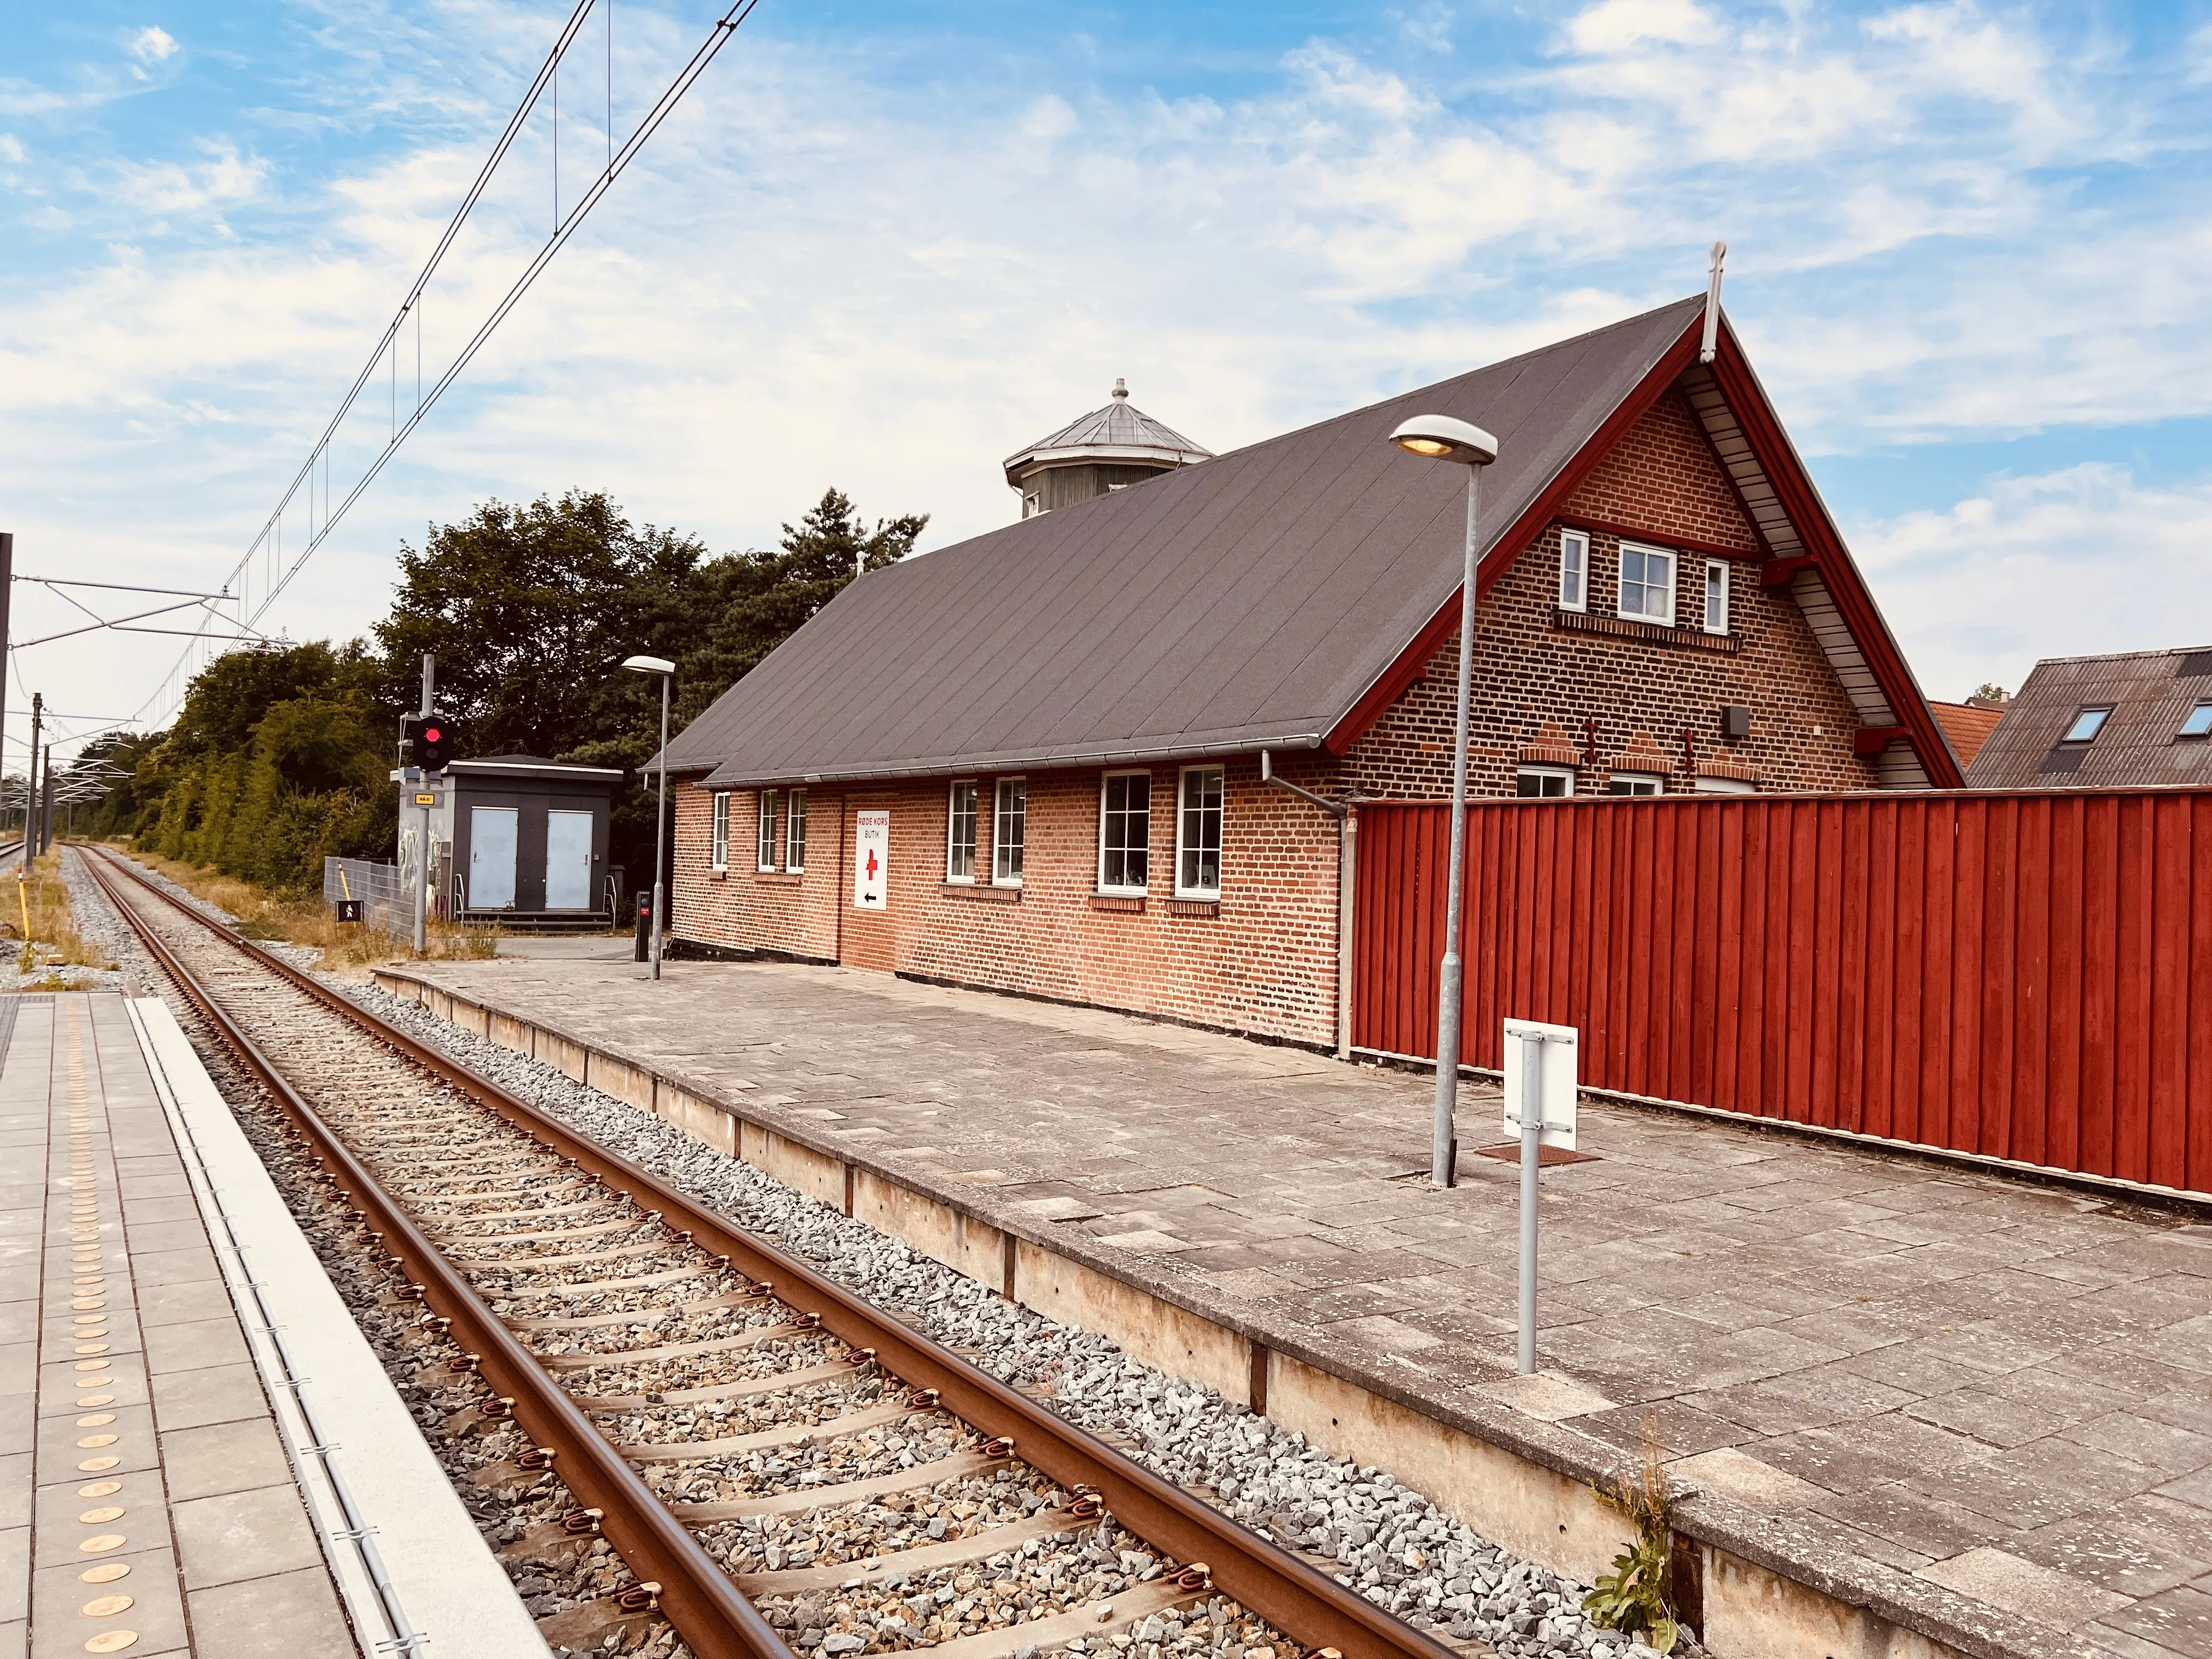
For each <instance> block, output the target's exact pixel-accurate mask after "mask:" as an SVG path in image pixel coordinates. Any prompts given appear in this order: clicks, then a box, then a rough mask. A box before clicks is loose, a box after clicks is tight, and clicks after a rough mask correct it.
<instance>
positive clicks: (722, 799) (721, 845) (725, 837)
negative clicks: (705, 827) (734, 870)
mask: <svg viewBox="0 0 2212 1659" xmlns="http://www.w3.org/2000/svg"><path fill="white" fill-rule="evenodd" d="M707 863H708V867H709V868H710V869H715V870H727V869H728V868H729V867H730V793H729V791H728V790H726V789H717V790H716V791H715V792H714V840H713V842H712V850H711V851H709V852H708V855H707Z"/></svg>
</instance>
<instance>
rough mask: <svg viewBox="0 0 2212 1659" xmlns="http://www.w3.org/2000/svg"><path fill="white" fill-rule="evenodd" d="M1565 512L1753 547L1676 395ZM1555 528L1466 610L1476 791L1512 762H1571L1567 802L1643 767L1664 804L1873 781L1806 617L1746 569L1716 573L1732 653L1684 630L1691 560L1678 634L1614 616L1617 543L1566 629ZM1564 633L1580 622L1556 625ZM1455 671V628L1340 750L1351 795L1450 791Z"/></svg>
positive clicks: (1596, 551)
mask: <svg viewBox="0 0 2212 1659" xmlns="http://www.w3.org/2000/svg"><path fill="white" fill-rule="evenodd" d="M1561 517H1562V518H1563V519H1564V520H1581V521H1582V522H1583V523H1584V524H1591V523H1603V524H1609V525H1615V526H1626V527H1627V528H1630V529H1632V530H1637V531H1642V532H1646V534H1645V537H1644V539H1648V540H1649V541H1650V542H1651V543H1653V544H1655V545H1658V546H1668V545H1669V543H1668V537H1670V536H1677V537H1683V538H1688V539H1691V540H1692V541H1697V542H1703V543H1707V544H1711V545H1713V546H1717V547H1721V548H1735V549H1741V550H1745V551H1750V550H1753V549H1755V548H1756V546H1757V542H1756V538H1755V536H1754V533H1753V530H1752V527H1751V525H1750V523H1749V522H1748V520H1746V518H1745V517H1744V514H1743V510H1742V508H1741V506H1740V505H1739V504H1738V503H1737V501H1736V498H1735V491H1734V490H1733V489H1731V488H1730V486H1729V482H1728V478H1727V477H1726V475H1725V474H1723V472H1722V471H1721V470H1720V465H1719V463H1718V462H1717V461H1716V460H1715V459H1714V458H1713V454H1712V451H1711V448H1710V447H1708V446H1707V445H1706V443H1705V438H1704V435H1703V434H1702V432H1701V431H1700V430H1699V428H1698V426H1697V424H1696V416H1694V415H1693V414H1692V412H1691V410H1690V408H1689V406H1688V404H1686V403H1685V402H1684V401H1683V399H1682V398H1681V397H1680V395H1679V394H1678V393H1674V392H1668V394H1667V395H1666V396H1664V397H1662V398H1660V399H1659V401H1658V402H1657V403H1656V404H1654V405H1653V406H1652V408H1651V409H1650V410H1649V411H1648V412H1647V413H1646V414H1645V415H1644V418H1643V419H1642V420H1640V421H1638V422H1637V423H1636V425H1635V426H1633V427H1632V428H1630V429H1629V431H1628V433H1627V434H1626V435H1625V436H1624V437H1623V438H1622V439H1621V441H1620V443H1619V444H1618V445H1616V446H1615V447H1614V448H1613V452H1612V453H1610V454H1608V455H1607V456H1606V457H1605V459H1603V460H1601V462H1600V463H1599V464H1598V465H1597V466H1596V467H1595V469H1593V470H1592V471H1591V474H1590V476H1589V478H1587V479H1586V480H1584V482H1583V484H1582V486H1581V487H1580V488H1579V489H1577V490H1576V491H1575V493H1574V494H1573V495H1571V497H1569V499H1568V501H1567V504H1566V507H1565V509H1564V511H1563V513H1562V514H1561ZM1560 528H1561V526H1560V525H1559V524H1556V523H1555V524H1553V525H1552V526H1549V527H1547V529H1546V530H1545V531H1544V532H1543V534H1542V535H1541V536H1539V537H1538V538H1537V539H1536V541H1535V543H1534V545H1533V546H1531V547H1530V548H1529V549H1528V550H1526V551H1525V552H1523V553H1522V555H1521V556H1520V557H1519V558H1518V559H1517V560H1516V561H1515V562H1514V564H1513V566H1512V568H1510V569H1509V570H1508V571H1507V572H1506V573H1505V574H1504V576H1503V577H1501V578H1500V579H1499V580H1498V583H1497V585H1496V586H1493V587H1492V589H1491V591H1490V592H1489V593H1488V594H1486V596H1485V597H1484V598H1483V599H1482V600H1481V601H1480V604H1479V605H1477V607H1476V616H1475V630H1476V641H1475V647H1476V649H1475V661H1474V676H1473V682H1474V725H1473V729H1472V731H1471V732H1470V740H1469V744H1468V788H1469V789H1470V790H1471V791H1472V792H1473V793H1476V794H1483V795H1510V794H1511V793H1514V789H1515V785H1516V774H1517V773H1518V771H1519V769H1520V768H1521V767H1522V765H1524V764H1538V765H1567V766H1571V767H1573V768H1574V769H1575V770H1576V779H1575V786H1574V787H1575V792H1576V793H1578V794H1585V793H1603V791H1604V790H1605V787H1606V786H1607V781H1608V780H1609V779H1610V777H1611V775H1612V773H1613V771H1614V770H1616V769H1617V770H1621V771H1638V772H1645V773H1651V772H1656V773H1657V774H1659V775H1661V776H1662V777H1663V778H1664V779H1665V780H1666V784H1665V787H1667V789H1668V791H1670V792H1672V791H1674V790H1677V789H1682V790H1686V789H1689V788H1692V787H1693V785H1694V781H1695V778H1696V776H1697V775H1699V774H1704V775H1709V776H1714V777H1726V778H1733V779H1740V780H1742V781H1748V782H1753V783H1755V784H1756V785H1757V786H1758V787H1759V788H1760V789H1762V790H1770V791H1772V790H1841V789H1871V788H1873V787H1875V783H1876V779H1875V770H1874V768H1873V767H1872V765H1871V764H1870V763H1868V762H1866V761H1863V760H1861V759H1859V758H1857V757H1856V756H1854V755H1853V754H1852V753H1851V741H1852V735H1853V733H1855V732H1857V729H1858V715H1857V712H1856V711H1855V710H1854V709H1853V708H1852V707H1851V703H1850V699H1849V698H1848V697H1847V696H1845V695H1844V690H1843V687H1842V686H1841V685H1840V684H1838V683H1837V680H1836V678H1835V674H1834V672H1833V671H1832V669H1831V668H1830V667H1829V665H1828V659H1827V658H1826V655H1825V654H1824V653H1822V652H1821V650H1820V646H1819V644H1818V642H1817V641H1814V638H1813V634H1812V630H1811V629H1810V628H1808V626H1807V625H1806V622H1805V617H1804V615H1803V613H1802V612H1801V611H1799V610H1798V609H1797V607H1796V604H1795V603H1793V602H1792V601H1791V600H1790V599H1789V598H1787V597H1786V596H1785V595H1784V594H1782V593H1780V592H1775V591H1772V590H1769V589H1764V588H1761V587H1760V586H1759V567H1758V565H1757V564H1756V563H1754V562H1750V561H1749V560H1741V561H1737V560H1730V561H1729V562H1728V568H1729V635H1730V636H1731V638H1732V641H1733V643H1734V645H1735V649H1734V650H1733V651H1728V650H1718V649H1715V648H1713V646H1714V641H1712V640H1711V639H1710V638H1709V637H1707V636H1705V635H1703V634H1702V633H1701V632H1700V631H1699V622H1700V619H1701V617H1702V614H1703V613H1702V608H1701V606H1702V595H1703V591H1704V589H1703V583H1704V580H1705V555H1704V554H1703V553H1701V552H1695V551H1685V550H1680V549H1679V548H1678V549H1677V551H1678V553H1679V558H1678V569H1677V571H1676V575H1675V619H1676V621H1677V622H1679V623H1688V624H1689V626H1688V627H1686V628H1678V629H1659V628H1656V627H1652V626H1650V625H1648V624H1639V623H1629V624H1625V625H1624V624H1622V623H1620V621H1619V620H1618V619H1617V617H1616V616H1615V611H1616V608H1617V606H1618V604H1619V599H1620V542H1621V537H1620V534H1619V533H1618V532H1616V531H1611V530H1597V531H1593V532H1591V534H1590V571H1589V609H1588V611H1586V612H1585V613H1583V616H1582V617H1572V618H1566V619H1565V620H1564V622H1563V619H1562V617H1560V614H1559V604H1558V599H1559V532H1560ZM1571 623H1581V624H1583V626H1581V627H1577V626H1571V625H1568V624H1571ZM1589 629H1619V631H1618V632H1598V631H1588V630H1589ZM1458 675H1459V636H1458V635H1457V633H1456V632H1455V633H1454V634H1453V635H1452V636H1451V638H1449V640H1447V641H1445V642H1444V644H1443V647H1442V648H1440V649H1439V650H1438V651H1437V653H1436V654H1435V655H1434V656H1433V657H1431V659H1430V660H1429V663H1428V665H1427V667H1426V668H1425V669H1424V670H1423V671H1422V674H1421V678H1419V679H1418V680H1417V681H1415V682H1414V683H1413V685H1412V686H1411V687H1410V688H1409V689H1408V690H1407V691H1406V693H1405V695H1403V696H1401V697H1400V698H1399V699H1398V701H1397V702H1395V703H1393V704H1392V705H1391V707H1390V708H1389V709H1388V710H1387V711H1385V713H1384V714H1383V717H1382V719H1381V720H1377V721H1376V724H1375V726H1373V728H1372V729H1370V731H1369V732H1367V733H1366V734H1365V735H1364V736H1363V737H1362V738H1360V739H1359V740H1358V742H1357V743H1355V744H1353V745H1352V750H1351V751H1350V752H1349V753H1348V754H1347V755H1346V757H1345V763H1346V764H1345V776H1346V780H1347V781H1348V782H1349V783H1350V784H1351V786H1352V788H1353V789H1354V790H1356V791H1357V792H1358V793H1362V794H1367V795H1380V796H1383V797H1388V798H1397V799H1407V798H1412V799H1435V798H1437V797H1438V796H1441V795H1447V794H1449V793H1450V792H1451V742H1452V719H1453V704H1454V701H1455V696H1456V687H1457V683H1458ZM1729 704H1741V705H1743V706H1745V707H1747V708H1749V709H1750V710H1751V735H1750V736H1749V737H1748V738H1744V739H1742V740H1741V741H1739V742H1729V741H1726V740H1724V739H1723V738H1722V736H1721V727H1720V710H1721V709H1722V708H1723V707H1724V706H1726V705H1729ZM1593 720H1594V721H1595V723H1596V732H1595V739H1596V740H1595V755H1596V759H1595V764H1593V763H1592V762H1591V761H1590V759H1589V753H1590V748H1591V744H1590V735H1591V734H1590V730H1589V724H1588V723H1589V722H1590V721H1593ZM1685 733H1686V734H1688V738H1689V741H1688V743H1687V744H1685V741H1684V735H1685ZM1692 768H1694V770H1692Z"/></svg>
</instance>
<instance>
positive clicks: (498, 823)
mask: <svg viewBox="0 0 2212 1659" xmlns="http://www.w3.org/2000/svg"><path fill="white" fill-rule="evenodd" d="M516 817H517V814H516V812H515V810H514V808H513V807H512V806H471V808H469V908H470V909H471V910H512V909H513V908H514V842H515V834H514V830H515V818H516Z"/></svg>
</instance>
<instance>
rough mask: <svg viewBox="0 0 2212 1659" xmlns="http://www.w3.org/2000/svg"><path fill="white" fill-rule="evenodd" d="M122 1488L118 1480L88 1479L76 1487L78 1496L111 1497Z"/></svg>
mask: <svg viewBox="0 0 2212 1659" xmlns="http://www.w3.org/2000/svg"><path fill="white" fill-rule="evenodd" d="M122 1490H123V1483H122V1482H121V1481H120V1480H88V1481H87V1482H86V1483H85V1484H84V1485H83V1486H79V1487H78V1488H77V1489H76V1495H77V1496H78V1497H79V1498H112V1497H113V1496H114V1495H115V1494H116V1493H117V1492H121V1491H122Z"/></svg>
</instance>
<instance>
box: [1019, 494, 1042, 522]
mask: <svg viewBox="0 0 2212 1659" xmlns="http://www.w3.org/2000/svg"><path fill="white" fill-rule="evenodd" d="M1043 512H1044V498H1043V497H1042V496H1041V495H1038V494H1037V493H1036V491H1034V490H1032V491H1031V492H1030V494H1028V495H1024V496H1023V497H1022V517H1024V519H1034V518H1036V517H1038V516H1040V515H1041V514H1042V513H1043Z"/></svg>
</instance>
